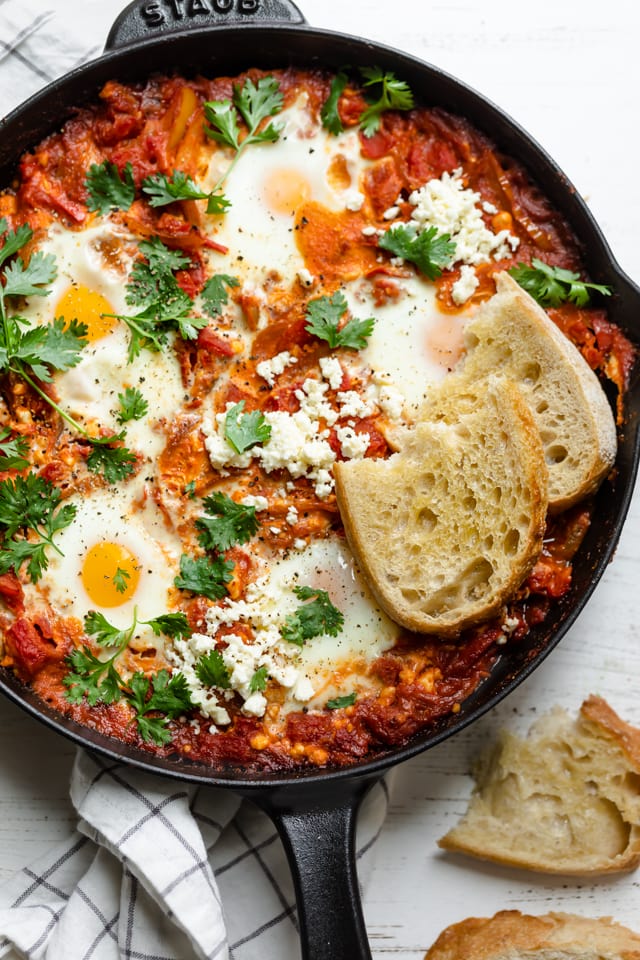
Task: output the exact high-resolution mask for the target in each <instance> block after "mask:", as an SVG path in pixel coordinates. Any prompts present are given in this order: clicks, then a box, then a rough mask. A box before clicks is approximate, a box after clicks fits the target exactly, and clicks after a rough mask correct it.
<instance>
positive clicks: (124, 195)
mask: <svg viewBox="0 0 640 960" xmlns="http://www.w3.org/2000/svg"><path fill="white" fill-rule="evenodd" d="M84 184H85V187H86V188H87V192H88V194H89V196H88V198H87V209H88V210H92V211H93V210H97V211H98V213H100V214H102V215H103V216H104V214H106V213H109V212H110V211H111V210H128V209H129V207H130V206H131V204H132V203H133V201H134V199H135V195H136V188H135V184H134V182H133V167H132V166H131V164H130V163H127V164H126V165H125V168H124V176H123V175H122V174H121V173H120V171H119V170H118V167H117V166H116V165H115V163H109V161H108V160H104V161H103V162H102V163H93V164H92V165H91V166H90V167H89V172H88V173H87V179H86V180H85V182H84Z"/></svg>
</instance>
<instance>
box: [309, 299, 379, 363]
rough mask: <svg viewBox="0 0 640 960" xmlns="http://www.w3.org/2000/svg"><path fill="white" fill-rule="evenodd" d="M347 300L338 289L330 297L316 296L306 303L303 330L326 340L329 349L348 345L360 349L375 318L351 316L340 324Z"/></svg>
mask: <svg viewBox="0 0 640 960" xmlns="http://www.w3.org/2000/svg"><path fill="white" fill-rule="evenodd" d="M347 309H348V308H347V301H346V300H345V297H344V294H342V293H341V292H340V291H339V290H338V291H337V292H336V293H334V294H333V296H331V297H326V296H324V297H318V299H317V300H310V301H309V303H308V304H307V312H306V316H307V319H308V320H309V323H308V324H307V325H306V327H305V330H306V331H307V332H308V333H312V334H313V335H314V336H315V337H318V338H319V339H321V340H326V341H327V343H328V344H329V346H330V347H331V349H332V350H333V349H335V348H336V347H349V348H350V349H351V350H362V349H363V348H364V347H366V345H367V340H368V339H369V337H370V336H371V334H372V332H373V327H374V325H375V320H374V319H373V317H369V319H368V320H357V319H356V318H355V317H352V318H351V320H348V321H347V323H345V324H344V326H340V323H341V321H342V318H343V317H344V315H345V313H346V312H347Z"/></svg>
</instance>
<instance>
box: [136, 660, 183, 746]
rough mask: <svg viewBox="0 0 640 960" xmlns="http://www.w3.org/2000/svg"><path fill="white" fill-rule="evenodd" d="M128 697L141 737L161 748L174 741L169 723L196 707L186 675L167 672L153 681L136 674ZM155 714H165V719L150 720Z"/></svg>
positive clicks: (162, 672) (157, 674) (156, 675)
mask: <svg viewBox="0 0 640 960" xmlns="http://www.w3.org/2000/svg"><path fill="white" fill-rule="evenodd" d="M149 693H151V696H149ZM125 695H126V696H127V700H128V702H129V704H130V706H131V707H132V708H133V709H134V711H135V714H136V716H135V720H136V724H137V726H138V732H139V733H140V736H141V737H142V739H143V740H144V741H145V742H147V743H148V742H149V741H153V742H154V743H156V744H158V745H159V746H162V745H163V744H166V743H169V742H170V741H171V734H170V732H169V731H168V730H167V729H166V727H167V723H168V721H169V720H175V719H176V717H179V716H180V715H181V714H183V713H186V712H187V711H188V710H190V709H191V708H192V707H193V706H194V704H193V702H192V700H191V695H190V693H189V688H188V686H187V681H186V679H185V677H184V675H183V674H182V673H174V674H169V672H168V671H167V670H159V671H158V673H155V674H153V675H152V676H151V677H147V676H145V674H144V673H134V674H133V676H132V677H131V679H130V680H129V685H128V691H125ZM152 711H158V712H162V713H164V714H165V716H163V717H149V716H147V714H148V713H151V712H152Z"/></svg>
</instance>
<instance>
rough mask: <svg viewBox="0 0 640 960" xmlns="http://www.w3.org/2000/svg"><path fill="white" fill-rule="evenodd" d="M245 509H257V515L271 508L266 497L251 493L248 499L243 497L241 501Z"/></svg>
mask: <svg viewBox="0 0 640 960" xmlns="http://www.w3.org/2000/svg"><path fill="white" fill-rule="evenodd" d="M240 503H242V504H243V505H244V506H245V507H255V511H256V513H260V512H261V511H262V510H267V509H268V508H269V501H268V500H267V498H266V497H261V496H256V497H254V496H253V494H251V493H249V494H247V496H246V497H243V498H242V500H241V501H240Z"/></svg>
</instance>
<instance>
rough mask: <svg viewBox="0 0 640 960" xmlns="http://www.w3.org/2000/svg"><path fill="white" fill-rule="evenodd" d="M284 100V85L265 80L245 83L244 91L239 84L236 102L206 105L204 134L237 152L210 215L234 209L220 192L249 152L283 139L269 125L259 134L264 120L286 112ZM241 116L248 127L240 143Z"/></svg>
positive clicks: (212, 198) (212, 199)
mask: <svg viewBox="0 0 640 960" xmlns="http://www.w3.org/2000/svg"><path fill="white" fill-rule="evenodd" d="M283 102H284V98H283V96H282V92H281V90H280V85H279V84H278V81H277V80H276V79H275V78H274V77H262V78H261V79H260V80H258V83H257V84H254V83H253V81H252V80H250V79H247V80H245V82H244V84H243V86H242V87H240V86H238V84H235V85H234V87H233V99H232V100H209V101H207V102H206V103H205V105H204V115H205V118H206V120H207V121H208V122H207V123H205V126H204V132H205V133H206V135H207V136H208V137H209V138H210V139H211V140H215V141H216V143H220V144H222V145H223V146H226V147H231V149H232V150H233V151H234V152H235V157H234V158H233V161H232V162H231V164H230V165H229V167H228V168H227V170H225V172H224V173H223V174H222V176H221V177H220V178H219V180H218V182H217V183H216V185H215V186H214V188H213V190H212V191H211V194H210V196H209V205H208V207H207V213H224V212H225V210H226V209H228V207H230V206H231V204H230V203H229V201H228V200H227V199H226V197H224V196H223V195H222V194H221V193H220V190H221V188H222V184H223V183H224V181H225V180H226V179H227V177H228V176H229V174H230V173H231V171H232V170H233V168H234V167H235V165H236V163H237V162H238V160H239V159H240V157H241V155H242V154H243V152H244V151H245V149H246V148H247V147H248V146H250V145H251V144H252V143H273V142H274V141H276V140H277V139H278V137H279V136H280V132H281V128H280V127H278V126H276V125H275V124H274V123H269V124H267V125H266V126H265V127H263V129H262V130H258V128H259V127H260V125H261V123H262V121H263V120H266V119H267V118H268V117H271V116H273V115H274V114H276V113H279V112H280V111H281V110H282V105H283ZM239 116H240V117H242V119H243V120H244V122H245V123H246V125H247V133H246V135H245V137H244V138H243V139H242V140H241V139H240V127H239V124H238V120H239Z"/></svg>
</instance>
